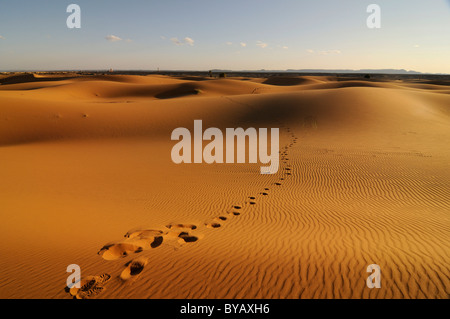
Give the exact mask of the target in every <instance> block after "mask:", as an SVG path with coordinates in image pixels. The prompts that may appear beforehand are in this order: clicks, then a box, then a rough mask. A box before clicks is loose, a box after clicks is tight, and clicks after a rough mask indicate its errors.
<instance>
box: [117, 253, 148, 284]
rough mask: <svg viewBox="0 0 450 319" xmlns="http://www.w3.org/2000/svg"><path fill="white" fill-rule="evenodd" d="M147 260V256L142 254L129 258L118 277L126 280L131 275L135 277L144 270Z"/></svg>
mask: <svg viewBox="0 0 450 319" xmlns="http://www.w3.org/2000/svg"><path fill="white" fill-rule="evenodd" d="M147 261H148V258H147V257H143V256H141V257H139V258H136V259H133V260H130V261H129V262H127V263H126V264H125V266H126V268H125V269H124V270H123V271H122V273H121V274H120V279H122V280H128V279H130V278H132V277H136V276H137V275H139V274H140V273H141V272H142V271H143V270H144V267H145V265H147Z"/></svg>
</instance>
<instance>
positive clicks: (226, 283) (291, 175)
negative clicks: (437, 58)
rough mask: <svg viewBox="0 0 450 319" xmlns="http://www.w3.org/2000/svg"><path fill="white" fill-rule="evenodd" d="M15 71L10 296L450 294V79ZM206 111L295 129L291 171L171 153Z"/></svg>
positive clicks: (8, 174) (285, 155) (8, 108)
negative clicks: (376, 270) (176, 158)
mask: <svg viewBox="0 0 450 319" xmlns="http://www.w3.org/2000/svg"><path fill="white" fill-rule="evenodd" d="M0 83H1V85H0V158H1V165H0V180H1V181H2V182H1V183H0V194H2V195H1V199H0V211H2V212H3V213H2V223H1V224H2V226H1V232H0V243H1V244H0V250H1V257H0V278H1V280H0V298H294V299H295V298H446V299H448V298H449V296H450V266H449V264H450V263H449V261H450V241H449V238H450V219H449V210H450V182H449V181H450V166H449V163H450V148H449V147H448V138H449V137H450V109H449V106H450V87H449V84H450V81H449V80H448V79H438V80H414V79H408V80H406V79H405V80H391V81H388V80H383V81H379V80H374V79H363V78H358V77H353V78H348V79H342V78H338V77H337V76H333V75H330V76H301V77H299V76H289V75H284V76H278V77H269V78H263V77H259V78H256V77H247V76H241V77H230V76H229V77H227V78H221V79H218V78H210V77H195V76H177V77H175V76H164V75H148V76H137V75H114V74H111V75H91V76H86V75H80V74H76V73H64V74H62V73H61V74H12V75H1V76H0ZM195 119H201V120H202V121H203V124H204V126H205V127H217V128H220V129H223V130H224V129H225V128H227V127H232V128H236V127H242V128H248V127H255V128H271V127H277V128H280V166H279V170H278V172H277V173H276V174H274V175H261V174H259V167H260V163H252V164H248V163H247V164H205V163H203V164H175V163H173V162H172V160H171V157H170V154H171V149H172V147H173V145H174V144H175V143H176V141H172V140H171V138H170V134H171V132H172V131H173V130H174V129H175V128H177V127H187V128H189V129H192V128H193V123H194V120H195ZM247 155H248V154H247ZM70 264H78V265H79V266H80V267H81V273H82V287H81V288H80V289H75V288H72V289H67V287H66V288H65V285H66V278H67V277H68V276H69V273H66V272H65V270H66V267H67V266H68V265H70ZM370 264H377V265H379V266H380V268H381V288H380V289H376V288H374V289H369V288H367V286H366V279H367V277H368V276H369V275H370V274H369V273H367V272H366V269H367V266H368V265H370Z"/></svg>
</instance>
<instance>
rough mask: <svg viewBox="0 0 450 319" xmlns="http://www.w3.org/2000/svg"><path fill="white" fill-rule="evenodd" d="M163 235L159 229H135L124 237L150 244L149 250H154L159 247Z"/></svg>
mask: <svg viewBox="0 0 450 319" xmlns="http://www.w3.org/2000/svg"><path fill="white" fill-rule="evenodd" d="M163 235H164V232H163V231H162V230H159V229H157V230H155V229H137V230H130V231H128V232H127V233H126V234H125V235H124V237H126V238H129V239H134V240H140V241H144V242H146V243H147V244H150V247H151V248H156V247H159V246H161V244H162V242H163V239H164V238H163ZM146 248H148V247H146Z"/></svg>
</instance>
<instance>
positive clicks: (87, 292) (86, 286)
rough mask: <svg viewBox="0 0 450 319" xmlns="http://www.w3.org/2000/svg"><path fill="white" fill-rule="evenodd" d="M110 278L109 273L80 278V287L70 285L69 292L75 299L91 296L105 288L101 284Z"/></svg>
mask: <svg viewBox="0 0 450 319" xmlns="http://www.w3.org/2000/svg"><path fill="white" fill-rule="evenodd" d="M110 279H111V275H109V274H102V275H99V276H88V277H86V278H84V279H82V280H81V282H80V288H76V287H72V288H70V290H69V293H70V295H72V296H73V297H74V298H76V299H87V298H90V297H93V296H95V295H98V294H99V293H100V292H102V291H103V290H105V287H104V286H103V285H104V284H105V283H107V282H108V281H109V280H110Z"/></svg>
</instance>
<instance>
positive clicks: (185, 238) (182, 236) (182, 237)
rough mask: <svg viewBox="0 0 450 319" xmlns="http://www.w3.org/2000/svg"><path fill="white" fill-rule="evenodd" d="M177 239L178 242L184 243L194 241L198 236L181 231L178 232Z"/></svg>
mask: <svg viewBox="0 0 450 319" xmlns="http://www.w3.org/2000/svg"><path fill="white" fill-rule="evenodd" d="M178 238H179V239H178V241H179V243H180V244H184V243H195V242H196V241H197V240H198V239H199V238H198V237H197V236H193V235H191V234H190V233H188V232H181V233H179V234H178Z"/></svg>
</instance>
